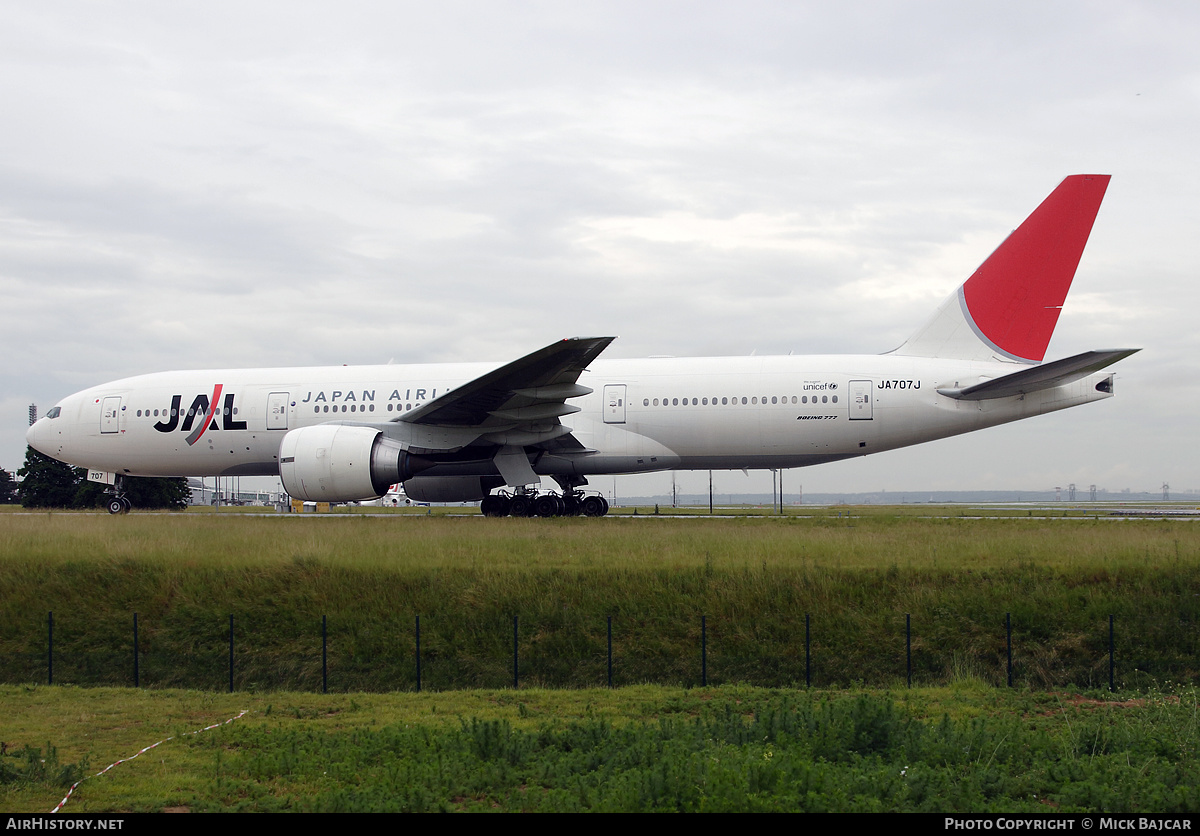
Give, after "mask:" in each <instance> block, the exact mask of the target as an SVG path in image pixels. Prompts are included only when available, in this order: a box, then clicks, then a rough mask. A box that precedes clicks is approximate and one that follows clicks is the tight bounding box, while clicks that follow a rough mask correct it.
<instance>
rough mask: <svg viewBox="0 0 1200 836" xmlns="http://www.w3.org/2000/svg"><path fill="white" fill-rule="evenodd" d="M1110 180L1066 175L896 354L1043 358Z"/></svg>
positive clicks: (1030, 360) (1024, 360)
mask: <svg viewBox="0 0 1200 836" xmlns="http://www.w3.org/2000/svg"><path fill="white" fill-rule="evenodd" d="M1109 179H1110V175H1107V174H1076V175H1072V176H1071V177H1068V178H1067V179H1066V180H1063V181H1062V183H1060V184H1059V185H1058V188H1056V189H1055V190H1054V191H1053V192H1051V194H1050V196H1049V197H1047V198H1046V199H1045V200H1044V201H1042V205H1041V206H1039V207H1038V208H1037V209H1035V210H1034V211H1033V214H1032V215H1030V216H1029V217H1028V218H1026V219H1025V222H1024V223H1022V224H1021V225H1020V226H1019V227H1017V229H1016V230H1015V231H1014V232H1013V233H1012V234H1011V235H1009V236H1008V238H1006V239H1005V240H1004V243H1002V244H1001V245H1000V246H999V247H997V248H996V251H995V252H993V253H992V254H991V256H990V257H989V258H988V259H987V261H985V262H983V264H981V265H980V266H979V269H978V270H976V271H975V272H974V273H973V274H972V275H971V278H969V279H967V280H966V282H964V283H963V285H962V287H960V288H959V289H958V290H956V291H955V292H954V293H953V294H952V295H951V296H950V298H948V299H947V300H946V301H945V302H943V303H942V304H941V306H940V307H939V308H938V310H937V312H936V313H935V314H934V315H933V317H932V318H931V319H930V320H929V321H928V322H926V323H925V325H924V326H922V327H921V328H920V329H919V330H918V331H917V332H916V333H915V334H914V335H913V336H912V337H911V338H910V339H909V340H908V342H906V343H905V344H904V345H902V346H900V348H898V349H896V350H895V352H893V353H895V354H904V355H913V356H918V357H946V358H954V359H960V360H992V359H996V360H1006V361H1016V362H1020V363H1040V362H1041V361H1042V358H1044V357H1045V356H1046V347H1047V346H1048V345H1049V344H1050V337H1051V335H1052V334H1053V333H1054V326H1055V325H1056V324H1057V323H1058V314H1059V312H1060V311H1061V310H1062V304H1063V300H1065V299H1066V298H1067V291H1068V290H1070V289H1071V280H1072V279H1074V278H1075V268H1077V267H1078V266H1079V259H1080V257H1081V256H1082V255H1083V248H1084V246H1085V245H1086V244H1087V240H1088V236H1089V235H1090V234H1091V231H1092V223H1093V222H1094V221H1095V220H1096V213H1097V212H1098V211H1099V210H1100V202H1101V201H1102V200H1103V199H1104V192H1105V190H1106V189H1107V188H1108V181H1109Z"/></svg>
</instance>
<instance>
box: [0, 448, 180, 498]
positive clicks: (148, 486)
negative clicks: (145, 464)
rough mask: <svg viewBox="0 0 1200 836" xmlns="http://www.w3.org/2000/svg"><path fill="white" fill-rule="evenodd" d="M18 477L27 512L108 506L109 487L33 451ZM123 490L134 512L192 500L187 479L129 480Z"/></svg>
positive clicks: (84, 471) (142, 478) (125, 479)
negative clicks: (36, 509)
mask: <svg viewBox="0 0 1200 836" xmlns="http://www.w3.org/2000/svg"><path fill="white" fill-rule="evenodd" d="M17 473H18V474H19V475H21V476H24V477H25V481H24V482H22V483H21V489H20V495H21V503H22V504H23V505H24V506H25V507H26V508H95V507H97V506H102V505H105V504H107V503H108V497H107V496H106V495H105V493H104V491H105V490H106V489H107V487H108V486H107V485H102V484H100V483H99V482H89V481H88V479H87V471H86V470H84V469H83V468H82V467H71V466H70V465H69V464H64V463H63V462H60V461H58V460H57V459H52V458H50V457H49V456H46V455H43V454H41V453H39V452H38V451H37V450H34V449H33V448H32V447H30V448H28V449H27V450H26V452H25V466H24V467H22V468H21V469H20V470H19V471H17ZM122 487H123V488H124V491H125V496H126V497H128V498H129V501H130V503H131V504H132V505H133V507H134V508H171V509H182V508H186V507H187V506H188V503H189V502H190V501H191V498H192V492H191V489H189V488H188V485H187V479H185V478H183V477H175V478H153V477H138V476H126V477H125V478H124V483H123V485H122Z"/></svg>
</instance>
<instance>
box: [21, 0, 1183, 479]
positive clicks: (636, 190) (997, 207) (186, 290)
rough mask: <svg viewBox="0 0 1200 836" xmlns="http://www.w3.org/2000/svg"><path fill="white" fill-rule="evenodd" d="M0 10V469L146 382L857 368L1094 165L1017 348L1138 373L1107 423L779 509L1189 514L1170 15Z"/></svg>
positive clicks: (939, 7) (821, 6)
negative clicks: (53, 426)
mask: <svg viewBox="0 0 1200 836" xmlns="http://www.w3.org/2000/svg"><path fill="white" fill-rule="evenodd" d="M4 17H5V26H3V27H0V120H2V125H3V130H0V293H2V296H0V298H2V299H3V303H2V306H0V322H2V327H3V335H4V336H3V345H4V349H5V351H4V353H5V356H6V362H5V364H4V366H3V371H2V372H0V374H2V375H3V386H2V387H0V407H2V411H0V414H2V415H3V416H4V420H3V422H0V467H4V468H6V469H9V470H15V469H16V468H17V467H19V466H20V465H21V463H22V461H23V458H24V450H25V445H24V431H25V428H26V424H27V420H26V415H27V413H26V410H27V406H28V404H30V403H37V404H38V405H39V406H40V407H41V410H42V412H45V410H46V409H48V408H49V407H50V406H52V405H53V404H54V403H55V402H56V401H57V400H58V399H59V398H61V397H63V396H65V395H67V394H70V393H71V392H74V391H77V390H79V389H82V388H85V387H87V386H91V385H94V384H97V383H102V382H104V381H106V380H111V379H114V378H119V377H124V376H127V375H132V374H139V373H143V372H150V371H161V370H165V369H175V368H213V367H217V368H220V367H240V366H266V365H309V364H342V363H350V364H355V363H379V362H387V361H388V360H389V359H394V360H395V361H396V362H397V363H404V362H428V361H457V360H493V361H503V360H509V359H515V358H516V357H519V356H521V355H523V354H525V353H528V352H529V351H532V350H533V349H536V348H539V347H541V346H542V345H544V344H546V343H548V342H551V341H553V340H555V339H558V338H561V337H565V336H574V335H600V334H603V335H609V334H615V335H617V336H618V337H619V339H618V340H617V342H616V343H614V344H613V346H612V347H611V348H610V349H609V350H608V352H607V356H612V357H640V356H646V355H660V354H671V355H680V356H682V355H726V354H733V355H737V354H749V353H751V352H756V353H758V354H768V353H783V354H786V353H788V352H795V353H797V354H810V353H835V352H850V353H878V352H882V351H886V350H889V349H891V348H894V347H895V346H897V345H899V344H900V343H901V342H903V341H904V339H905V338H906V337H907V336H908V335H909V334H910V333H911V332H912V331H914V330H915V329H916V328H917V327H918V326H919V325H921V324H922V323H923V321H924V320H925V319H926V317H927V316H928V315H929V314H930V313H931V312H932V310H933V309H934V308H935V307H936V306H937V304H938V303H939V302H940V301H941V300H942V299H943V298H944V297H945V296H946V295H948V294H949V293H951V292H952V291H953V290H954V289H955V288H956V287H957V286H958V285H959V284H961V282H962V281H963V280H964V279H965V278H966V277H967V276H968V275H970V273H971V272H972V271H973V270H974V268H975V267H976V266H977V265H978V264H979V263H980V262H981V261H982V260H983V259H984V258H986V257H987V255H988V254H989V253H990V252H991V250H992V249H994V248H995V246H996V245H997V244H999V242H1000V241H1001V240H1002V239H1003V237H1004V236H1005V235H1006V234H1007V233H1008V232H1009V231H1010V230H1011V229H1012V228H1013V227H1015V226H1016V225H1017V224H1019V223H1020V222H1021V221H1022V220H1023V219H1024V217H1025V216H1026V215H1027V214H1028V213H1029V212H1030V211H1032V209H1033V208H1034V207H1035V206H1036V205H1037V204H1038V203H1039V202H1040V201H1041V200H1042V199H1043V198H1044V197H1045V196H1046V195H1047V194H1048V193H1049V192H1050V191H1051V190H1052V189H1053V188H1054V187H1055V186H1056V185H1057V184H1058V182H1059V181H1060V180H1062V178H1063V177H1065V176H1066V175H1068V174H1075V173H1103V174H1112V175H1113V180H1112V183H1111V185H1110V187H1109V190H1108V194H1107V197H1106V200H1105V203H1104V206H1103V208H1102V209H1101V211H1100V215H1099V218H1098V220H1097V222H1096V225H1095V228H1094V229H1093V232H1092V238H1091V241H1090V243H1089V246H1088V249H1087V251H1086V253H1085V254H1084V257H1083V261H1082V263H1081V265H1080V268H1079V272H1078V273H1077V275H1076V280H1075V285H1074V288H1073V290H1072V292H1071V295H1070V296H1069V297H1068V299H1067V302H1066V305H1065V307H1064V311H1063V314H1062V318H1061V319H1060V321H1059V326H1058V329H1057V331H1056V333H1055V336H1054V339H1053V341H1052V342H1051V344H1050V350H1049V353H1048V354H1047V359H1057V358H1059V357H1064V356H1068V355H1071V354H1075V353H1078V352H1081V351H1086V350H1088V349H1096V348H1118V347H1141V348H1143V349H1144V350H1143V351H1142V352H1141V353H1140V354H1138V355H1135V356H1134V357H1132V358H1130V359H1128V360H1125V361H1123V362H1122V363H1121V364H1120V365H1119V366H1117V367H1116V368H1117V371H1118V378H1117V386H1116V391H1117V397H1116V398H1114V399H1111V400H1108V401H1105V402H1102V403H1098V404H1092V405H1087V406H1083V407H1079V408H1076V409H1071V410H1067V411H1064V412H1059V413H1055V414H1053V415H1049V416H1043V417H1040V418H1034V419H1031V420H1028V421H1024V422H1020V423H1018V424H1014V425H1009V426H1006V427H1000V428H996V429H991V430H985V431H983V432H980V433H975V434H971V435H967V436H963V437H960V438H957V439H950V440H945V441H940V442H935V443H932V444H927V445H924V446H920V447H916V448H911V449H908V450H904V451H896V452H891V453H883V454H880V455H878V456H872V457H868V458H866V459H858V460H855V461H851V462H843V463H835V464H829V465H822V466H820V467H816V468H809V469H806V470H802V471H795V472H793V473H790V474H789V476H788V485H789V486H798V485H799V484H803V485H804V489H805V491H806V492H819V491H871V490H880V489H886V490H888V491H893V490H894V491H920V490H950V489H984V488H998V489H1046V488H1052V487H1053V486H1055V485H1063V486H1065V485H1067V484H1068V483H1070V482H1075V483H1077V484H1078V485H1080V486H1081V487H1083V486H1086V485H1089V484H1097V485H1099V486H1100V487H1101V488H1108V489H1110V490H1119V489H1121V488H1124V487H1130V488H1133V489H1134V490H1157V489H1159V488H1160V486H1161V485H1162V483H1163V482H1169V483H1170V484H1171V485H1172V488H1173V489H1174V490H1177V491H1182V490H1186V489H1189V488H1192V487H1195V486H1200V474H1196V469H1197V464H1198V463H1200V445H1197V444H1196V443H1195V435H1196V433H1195V423H1196V417H1195V416H1196V414H1197V412H1198V407H1200V384H1198V382H1197V379H1196V378H1197V375H1196V374H1195V373H1194V367H1195V360H1194V358H1195V357H1196V356H1197V343H1198V342H1200V340H1198V338H1197V333H1196V326H1195V325H1194V321H1195V319H1196V316H1197V314H1196V310H1197V308H1198V307H1200V304H1198V303H1200V285H1198V284H1197V282H1196V275H1195V273H1196V270H1195V263H1196V255H1195V250H1196V240H1197V235H1196V232H1197V230H1196V227H1197V211H1196V205H1197V191H1198V189H1197V184H1198V183H1200V177H1198V176H1197V175H1198V174H1200V171H1198V169H1200V162H1198V157H1200V154H1198V153H1197V150H1196V149H1197V143H1198V139H1197V138H1198V137H1200V50H1197V47H1196V45H1197V44H1198V43H1200V25H1198V24H1200V7H1198V6H1196V4H1194V3H1138V4H1133V3H1104V2H1095V1H1094V0H1089V2H1060V3H1055V2H1046V1H1045V0H1042V1H1041V2H1037V3H1029V2H1004V3H995V4H983V3H962V2H947V3H940V2H930V3H903V2H881V3H854V4H849V7H848V8H843V7H841V6H837V7H835V4H830V3H815V2H814V3H801V2H788V3H783V2H771V3H747V2H739V3H736V4H734V3H729V2H722V3H703V2H680V3H668V2H646V0H642V2H636V3H620V2H611V0H607V1H606V2H603V3H595V4H591V3H584V2H570V3H552V2H547V3H503V2H479V3H446V2H442V3H438V4H430V3H400V2H388V3H378V4H376V3H347V2H339V3H336V4H333V3H328V4H314V3H304V2H288V3H268V2H260V3H252V4H247V3H220V2H205V3H203V4H174V3H172V4H164V3H133V2H126V3H120V4H112V5H107V4H96V3H53V4H32V3H29V4H9V5H7V6H6V9H5V13H4ZM1194 474H1196V475H1194ZM669 485H670V477H669V476H667V475H659V476H654V477H639V478H638V479H630V481H629V485H628V487H624V486H623V487H622V491H623V492H627V493H643V492H645V493H649V492H653V491H656V490H663V489H666V490H669ZM680 485H681V486H682V487H684V488H686V489H689V490H697V491H698V490H700V489H701V487H702V486H703V489H704V490H707V473H705V474H703V475H699V474H697V475H693V476H691V477H681V478H680ZM769 485H770V480H769V477H766V476H759V477H757V478H755V477H749V478H748V477H746V476H744V475H742V474H741V473H740V472H737V473H734V474H720V475H719V476H718V486H717V490H718V491H719V492H722V493H724V492H739V491H742V490H748V489H763V488H764V487H765V488H766V489H769Z"/></svg>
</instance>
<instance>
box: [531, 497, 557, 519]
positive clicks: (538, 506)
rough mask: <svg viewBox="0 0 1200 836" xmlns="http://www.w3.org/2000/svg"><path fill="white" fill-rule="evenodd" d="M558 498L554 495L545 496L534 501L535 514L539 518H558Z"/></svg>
mask: <svg viewBox="0 0 1200 836" xmlns="http://www.w3.org/2000/svg"><path fill="white" fill-rule="evenodd" d="M557 500H558V497H556V496H554V495H553V494H543V495H542V496H539V497H538V498H537V499H535V500H534V501H533V512H534V513H535V514H537V515H538V516H539V517H557V516H558V513H559V509H558V501H557Z"/></svg>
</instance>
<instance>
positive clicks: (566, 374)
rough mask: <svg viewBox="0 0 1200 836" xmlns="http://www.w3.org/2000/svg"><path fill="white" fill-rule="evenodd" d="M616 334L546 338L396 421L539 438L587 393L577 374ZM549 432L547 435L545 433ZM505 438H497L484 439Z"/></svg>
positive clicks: (568, 412)
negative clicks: (540, 345)
mask: <svg viewBox="0 0 1200 836" xmlns="http://www.w3.org/2000/svg"><path fill="white" fill-rule="evenodd" d="M614 339H616V337H573V338H571V339H566V340H561V341H559V342H556V343H551V344H550V345H548V346H546V347H545V348H542V349H538V350H537V351H535V352H533V353H532V354H527V355H525V356H524V357H522V358H521V359H519V360H514V361H513V362H511V363H508V364H507V365H504V366H501V367H500V368H498V369H496V370H495V371H491V372H488V373H487V374H485V375H483V376H482V377H477V378H475V379H474V380H472V381H471V382H470V383H466V384H464V385H462V386H459V387H458V388H457V389H452V390H451V391H449V392H447V393H446V394H444V395H442V396H441V397H440V398H437V399H435V400H433V401H430V402H429V403H427V404H425V405H424V406H422V407H419V408H418V409H414V410H413V411H412V412H406V413H405V414H404V415H403V416H401V417H399V418H397V419H396V421H397V422H402V423H408V424H417V425H435V426H439V427H462V428H468V427H469V428H477V429H480V430H483V431H485V432H487V433H496V434H505V433H508V434H511V435H512V436H514V437H513V438H511V439H508V442H509V443H522V440H521V439H520V438H518V436H522V435H524V434H531V435H535V436H538V437H539V438H537V439H529V440H524V442H523V443H533V441H535V440H544V438H545V437H546V433H547V432H552V431H553V429H552V428H553V427H558V428H559V429H561V430H562V431H563V433H564V434H565V433H566V432H569V430H567V429H566V428H565V427H561V425H560V424H559V421H558V419H559V418H560V417H561V416H563V415H570V414H571V413H573V412H578V411H579V407H577V406H571V405H569V404H567V403H566V400H567V398H577V397H580V396H581V395H587V394H590V393H591V392H592V390H591V389H589V388H588V387H586V386H582V385H580V384H579V383H578V382H577V381H578V379H579V375H580V374H581V373H582V372H583V370H584V369H586V368H587V367H588V365H590V364H591V362H592V361H593V360H595V359H596V357H597V356H599V354H600V352H602V351H604V349H606V348H607V347H608V345H609V343H611V342H612V341H613V340H614ZM551 437H553V436H551ZM489 440H495V441H496V442H497V443H505V442H504V440H502V439H500V438H496V439H489Z"/></svg>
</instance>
